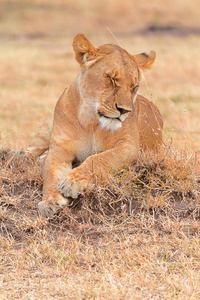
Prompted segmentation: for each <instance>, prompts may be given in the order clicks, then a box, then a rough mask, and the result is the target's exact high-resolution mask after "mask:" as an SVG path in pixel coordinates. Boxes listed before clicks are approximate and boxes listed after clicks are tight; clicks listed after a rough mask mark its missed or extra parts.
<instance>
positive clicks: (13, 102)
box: [0, 0, 200, 299]
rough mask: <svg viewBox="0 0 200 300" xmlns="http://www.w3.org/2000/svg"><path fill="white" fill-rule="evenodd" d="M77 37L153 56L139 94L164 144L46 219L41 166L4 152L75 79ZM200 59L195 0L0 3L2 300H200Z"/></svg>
mask: <svg viewBox="0 0 200 300" xmlns="http://www.w3.org/2000/svg"><path fill="white" fill-rule="evenodd" d="M111 32H112V33H111ZM77 33H84V34H85V35H86V36H87V37H88V38H89V40H90V41H91V42H92V43H93V44H94V46H99V45H101V44H104V43H120V45H121V46H122V47H123V48H125V49H126V50H127V51H129V52H130V53H132V54H137V53H140V52H145V51H150V50H154V51H156V53H157V60H156V64H155V66H154V68H153V69H152V70H150V71H148V72H145V73H144V79H143V82H142V84H141V87H140V94H142V95H144V96H145V97H147V98H150V99H152V100H153V101H154V103H155V104H156V105H157V106H158V107H159V109H160V111H161V113H162V115H163V117H164V124H165V141H166V144H167V145H168V146H167V148H166V149H164V150H163V153H160V154H159V155H160V156H159V157H154V158H153V159H152V158H149V157H143V160H141V161H140V162H138V166H137V167H136V175H135V173H134V172H133V170H132V169H130V170H129V171H124V172H123V175H120V176H119V174H117V175H116V176H115V177H112V176H111V177H109V180H108V182H107V183H104V184H102V187H101V188H100V189H99V190H97V191H96V192H94V195H93V196H90V198H87V197H86V198H85V199H82V201H83V204H82V206H81V208H80V209H79V205H78V204H75V206H74V207H73V208H72V209H71V210H67V209H66V210H65V211H64V212H63V214H61V216H59V217H58V218H57V219H55V220H52V221H48V220H43V219H41V218H39V217H38V215H37V207H36V206H37V203H38V202H39V201H40V200H41V187H42V181H41V175H40V173H41V166H40V163H39V162H37V163H35V164H33V163H32V162H31V161H26V160H23V159H21V160H20V161H18V160H15V159H14V158H13V156H12V154H10V153H9V151H5V150H4V148H5V147H7V148H8V147H9V149H10V148H11V149H16V148H23V147H25V146H26V145H27V144H28V142H29V141H30V139H31V137H32V135H33V134H34V133H35V132H36V131H37V128H38V127H39V126H40V124H41V123H42V122H43V121H44V119H45V117H46V116H47V115H48V113H49V111H53V109H54V106H55V103H56V101H57V99H58V98H59V96H60V95H61V94H62V92H63V90H64V88H65V87H67V86H68V85H69V84H70V82H71V81H72V80H73V79H74V78H75V76H76V74H77V72H78V64H77V63H76V61H75V59H74V53H73V50H72V40H73V37H74V36H75V35H76V34H77ZM113 35H114V36H113ZM199 53H200V4H198V2H197V1H196V0H190V1H188V0H174V1H168V2H167V3H164V2H162V1H159V0H152V1H149V2H147V1H144V0H141V1H135V0H134V1H131V0H130V1H129V0H124V1H120V0H115V1H114V0H102V1H89V0H82V1H81V0H77V1H73V2H72V1H69V0H66V1H64V0H58V1H47V0H40V1H39V0H35V1H32V0H29V1H28V0H27V1H25V0H16V1H9V0H8V1H3V0H1V1H0V70H1V72H0V106H1V109H0V132H1V138H2V139H1V149H2V150H1V153H0V166H1V169H0V172H1V173H0V183H1V186H0V200H1V201H0V203H1V206H0V208H1V209H0V222H1V223H0V224H1V246H2V247H1V254H0V290H1V294H0V299H199V298H200V284H199V283H200V250H199V249H200V247H199V246H200V245H199V241H200V239H199V234H200V225H199V207H200V203H199V195H200V191H199V180H200V176H199V173H200V172H199V171H200V167H199V157H198V155H199V154H198V153H199V149H200V122H199V118H200V103H199V95H200V84H199V82H200V58H199ZM171 140H172V142H171ZM171 143H172V145H171ZM186 148H187V149H186ZM127 172H128V173H127ZM130 178H131V180H130ZM118 186H119V187H120V188H118ZM132 200H134V201H136V202H137V205H136V204H134V206H133V207H130V205H132V204H130V203H132ZM90 202H91V203H92V204H91V203H90ZM105 202H106V203H109V207H110V209H108V207H107V206H106V204H105ZM138 203H139V204H138ZM96 207H97V208H98V210H97V209H96ZM113 211H114V212H113Z"/></svg>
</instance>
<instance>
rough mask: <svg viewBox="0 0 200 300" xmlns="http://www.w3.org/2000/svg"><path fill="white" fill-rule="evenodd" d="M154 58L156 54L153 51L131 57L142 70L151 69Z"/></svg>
mask: <svg viewBox="0 0 200 300" xmlns="http://www.w3.org/2000/svg"><path fill="white" fill-rule="evenodd" d="M155 58H156V53H155V52H154V51H151V52H149V53H141V54H137V55H133V59H134V61H135V62H136V63H137V65H138V67H140V68H141V69H142V70H146V69H151V68H152V66H153V64H154V61H155Z"/></svg>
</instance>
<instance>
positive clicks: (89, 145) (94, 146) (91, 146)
mask: <svg viewBox="0 0 200 300" xmlns="http://www.w3.org/2000/svg"><path fill="white" fill-rule="evenodd" d="M77 146H78V150H77V159H78V160H79V161H84V160H86V158H87V157H88V156H90V155H92V154H94V153H99V152H101V151H102V149H101V148H100V147H99V145H98V142H97V141H96V140H95V138H94V137H88V139H86V140H85V141H83V140H82V141H80V142H79V143H78V145H77Z"/></svg>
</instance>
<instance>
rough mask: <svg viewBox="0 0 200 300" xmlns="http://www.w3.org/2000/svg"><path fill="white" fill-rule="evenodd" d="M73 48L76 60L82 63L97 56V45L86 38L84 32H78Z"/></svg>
mask: <svg viewBox="0 0 200 300" xmlns="http://www.w3.org/2000/svg"><path fill="white" fill-rule="evenodd" d="M73 49H74V52H75V57H76V60H77V61H78V62H79V64H80V65H82V64H84V63H85V62H87V61H91V60H93V59H95V58H96V56H97V55H96V49H95V47H94V46H93V45H92V44H91V43H90V42H89V41H88V39H86V37H85V36H84V35H83V34H77V35H76V36H75V37H74V40H73Z"/></svg>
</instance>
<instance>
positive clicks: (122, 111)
mask: <svg viewBox="0 0 200 300" xmlns="http://www.w3.org/2000/svg"><path fill="white" fill-rule="evenodd" d="M115 105H116V108H117V110H118V111H119V112H120V114H121V115H124V114H127V113H128V112H131V110H130V109H125V108H123V107H119V106H117V104H115Z"/></svg>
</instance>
